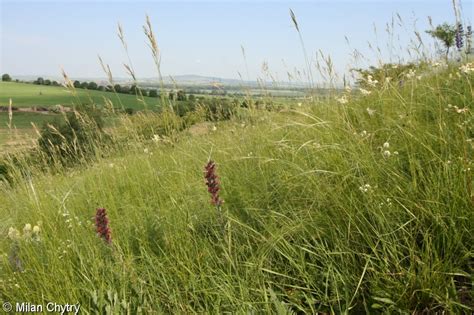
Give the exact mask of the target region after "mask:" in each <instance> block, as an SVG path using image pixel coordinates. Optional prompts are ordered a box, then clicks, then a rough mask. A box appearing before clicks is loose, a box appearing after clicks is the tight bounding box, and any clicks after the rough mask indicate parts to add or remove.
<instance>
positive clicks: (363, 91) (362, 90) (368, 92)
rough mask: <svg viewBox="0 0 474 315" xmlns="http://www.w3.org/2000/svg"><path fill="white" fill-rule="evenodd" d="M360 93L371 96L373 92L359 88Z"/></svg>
mask: <svg viewBox="0 0 474 315" xmlns="http://www.w3.org/2000/svg"><path fill="white" fill-rule="evenodd" d="M359 91H360V92H361V93H362V95H370V94H371V93H372V92H370V91H368V90H366V89H363V88H359Z"/></svg>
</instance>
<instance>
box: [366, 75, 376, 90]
mask: <svg viewBox="0 0 474 315" xmlns="http://www.w3.org/2000/svg"><path fill="white" fill-rule="evenodd" d="M377 83H379V81H377V80H372V76H371V75H370V74H369V75H368V76H367V84H368V85H370V86H372V87H375V86H376V85H377Z"/></svg>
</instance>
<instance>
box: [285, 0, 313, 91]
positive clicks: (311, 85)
mask: <svg viewBox="0 0 474 315" xmlns="http://www.w3.org/2000/svg"><path fill="white" fill-rule="evenodd" d="M290 17H291V20H292V21H293V25H294V26H295V29H296V31H297V32H298V35H299V37H300V43H301V47H302V49H303V54H304V59H305V61H306V67H307V68H308V69H307V71H308V79H309V84H310V88H311V90H313V88H314V82H313V73H312V71H311V64H310V62H309V59H308V53H307V52H306V48H305V46H304V41H303V36H302V35H301V31H300V27H299V25H298V21H297V20H296V15H295V13H294V12H293V10H292V9H290Z"/></svg>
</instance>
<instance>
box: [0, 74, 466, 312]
mask: <svg viewBox="0 0 474 315" xmlns="http://www.w3.org/2000/svg"><path fill="white" fill-rule="evenodd" d="M463 69H471V70H469V71H467V70H466V71H464V70H463ZM472 69H473V67H472V65H471V67H470V68H460V67H459V65H453V66H450V67H449V68H447V69H444V70H442V71H439V70H437V71H431V70H428V71H424V72H422V70H417V71H418V73H419V74H420V75H421V77H419V78H417V77H413V76H411V75H410V74H403V75H404V76H405V79H404V84H403V85H400V84H399V83H398V82H396V83H394V84H392V83H391V81H390V80H385V79H384V78H382V79H379V82H382V83H378V85H377V86H376V87H372V88H370V90H368V91H366V92H367V93H365V94H370V95H362V94H361V93H360V92H358V91H352V92H350V91H346V92H344V94H343V95H337V96H336V98H335V99H334V98H333V99H331V100H329V101H326V102H322V103H318V104H315V103H305V104H300V105H301V106H297V105H296V104H294V105H292V106H290V107H287V108H286V109H282V110H279V111H268V110H267V111H265V110H252V109H250V110H249V109H244V108H243V109H241V110H240V111H239V112H238V113H237V114H236V115H234V116H233V117H232V119H231V120H228V121H221V122H215V123H207V124H203V123H202V122H201V123H198V124H196V125H194V127H192V128H191V129H189V130H184V131H176V132H175V133H172V134H171V135H168V136H167V135H161V134H160V135H159V134H154V133H153V132H159V131H157V130H158V129H152V130H155V131H153V132H152V133H150V132H145V130H149V129H147V128H148V127H150V126H158V125H160V124H162V123H163V121H165V120H166V121H169V120H170V119H175V118H172V116H169V114H167V115H168V116H160V115H156V116H138V117H136V118H134V119H135V120H133V121H132V120H130V119H129V118H126V117H125V118H124V121H123V123H124V125H123V127H122V128H119V129H117V130H116V132H115V133H112V134H110V136H111V137H112V138H114V139H115V140H116V141H114V142H105V143H103V144H98V145H97V150H98V151H97V154H96V155H95V157H94V159H93V160H92V162H91V161H90V160H84V163H83V164H82V165H81V166H75V167H73V168H59V169H58V168H52V169H51V171H47V172H44V170H42V169H41V168H40V167H39V166H38V165H36V164H34V163H31V162H28V160H27V159H25V160H24V162H21V161H23V160H21V159H20V162H18V160H16V162H15V163H23V164H22V165H23V167H24V170H23V171H21V172H19V171H15V172H13V173H12V175H11V176H12V179H11V180H10V183H11V184H9V183H7V182H3V184H2V186H1V188H2V194H0V218H2V220H1V221H0V222H1V223H0V234H1V235H3V237H2V238H0V251H1V252H2V253H3V255H2V256H1V260H0V274H1V275H2V278H1V279H0V280H1V281H0V294H1V297H2V299H3V300H4V301H35V302H36V303H42V302H43V301H51V300H54V301H62V302H63V303H66V302H69V303H71V302H72V301H73V302H74V303H79V304H80V306H81V309H83V310H87V311H88V312H91V313H94V312H98V313H101V314H105V313H110V314H118V313H132V314H135V313H140V312H142V313H174V314H176V313H195V312H198V313H224V312H230V313H247V312H250V313H279V314H285V313H288V312H295V313H336V314H342V313H349V312H350V313H354V314H360V313H371V314H377V313H385V314H388V313H422V312H428V313H430V312H448V313H452V314H455V313H456V314H460V313H468V312H469V310H470V309H471V310H472V307H473V306H474V304H473V298H472V296H473V295H472V292H473V288H472V274H473V262H474V260H473V259H474V258H473V257H474V255H473V252H474V251H473V250H474V248H473V244H474V236H473V235H474V233H473V231H474V214H473V211H472V210H473V205H474V204H473V202H474V200H473V198H474V193H473V190H472V187H473V186H472V185H473V177H472V170H473V160H472V157H473V142H472V139H473V136H474V130H473V125H472V113H473V110H474V108H473V104H474V102H473V97H474V96H473V90H472V82H473V81H472V79H473V75H474V72H473V71H472ZM410 73H411V72H410ZM343 100H344V101H343ZM198 128H201V132H199V134H198V133H197V132H194V130H197V129H198ZM160 130H161V129H160ZM121 139H122V140H123V141H124V142H120V141H121ZM121 143H122V144H121ZM209 159H212V160H213V161H215V162H216V164H217V168H216V169H215V174H216V175H217V176H218V177H219V180H218V182H219V184H218V185H220V189H221V190H220V192H219V193H220V195H219V198H222V199H223V200H224V203H223V204H222V205H220V206H217V207H216V206H214V205H212V204H211V203H210V200H211V196H210V195H209V193H208V187H206V185H205V182H204V166H205V165H206V163H207V162H208V161H209ZM24 174H28V175H24ZM209 176H210V175H209V174H208V177H209ZM96 208H105V209H106V213H107V215H108V220H109V221H108V222H105V223H101V224H105V226H106V228H104V229H105V230H102V232H99V236H98V235H97V233H96V229H95V226H94V224H95V223H94V220H93V216H94V214H95V213H96ZM101 211H102V210H101ZM101 215H103V214H101ZM96 220H102V219H100V218H99V219H98V218H97V217H96ZM101 222H103V221H101ZM28 224H31V225H30V226H28ZM32 226H33V230H32ZM34 226H36V227H34ZM108 232H110V233H111V234H110V239H108V238H106V239H105V240H106V241H104V239H101V237H100V236H102V237H105V236H104V235H105V234H103V233H108ZM101 233H102V234H101ZM7 235H8V237H7ZM108 241H110V242H108Z"/></svg>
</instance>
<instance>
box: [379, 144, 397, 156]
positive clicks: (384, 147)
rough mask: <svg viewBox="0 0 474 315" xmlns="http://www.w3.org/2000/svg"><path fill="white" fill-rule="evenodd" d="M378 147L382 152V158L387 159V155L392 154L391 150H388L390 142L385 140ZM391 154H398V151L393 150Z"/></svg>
mask: <svg viewBox="0 0 474 315" xmlns="http://www.w3.org/2000/svg"><path fill="white" fill-rule="evenodd" d="M380 149H381V152H382V155H383V157H384V158H386V159H388V158H389V157H391V156H392V152H390V150H389V149H390V143H388V142H385V143H384V144H383V145H382V147H381V148H380ZM393 155H398V151H394V152H393Z"/></svg>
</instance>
